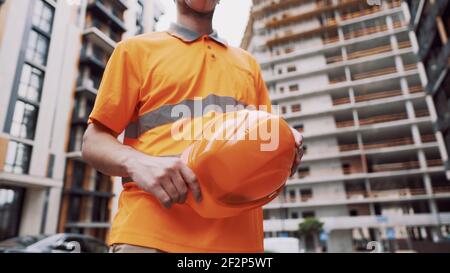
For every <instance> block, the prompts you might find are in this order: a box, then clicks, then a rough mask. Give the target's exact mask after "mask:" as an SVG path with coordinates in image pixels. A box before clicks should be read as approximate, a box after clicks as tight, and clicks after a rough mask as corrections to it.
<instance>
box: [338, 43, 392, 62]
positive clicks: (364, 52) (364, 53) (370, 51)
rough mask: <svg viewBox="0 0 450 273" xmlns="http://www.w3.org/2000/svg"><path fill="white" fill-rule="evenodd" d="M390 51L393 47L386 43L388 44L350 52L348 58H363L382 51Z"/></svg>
mask: <svg viewBox="0 0 450 273" xmlns="http://www.w3.org/2000/svg"><path fill="white" fill-rule="evenodd" d="M389 51H392V47H391V46H390V45H386V46H380V47H376V48H370V49H365V50H359V51H355V52H352V53H350V54H348V57H347V58H348V59H349V60H353V59H358V58H363V57H367V56H371V55H376V54H381V53H385V52H389Z"/></svg>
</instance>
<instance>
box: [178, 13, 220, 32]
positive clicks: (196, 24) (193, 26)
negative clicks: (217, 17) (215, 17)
mask: <svg viewBox="0 0 450 273" xmlns="http://www.w3.org/2000/svg"><path fill="white" fill-rule="evenodd" d="M177 23H178V24H179V25H182V26H184V27H186V28H188V29H190V30H192V31H195V32H197V33H199V34H201V35H209V34H211V33H212V32H213V27H212V18H210V17H205V18H201V17H193V16H189V15H184V14H179V15H178V18H177Z"/></svg>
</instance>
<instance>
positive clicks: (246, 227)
mask: <svg viewBox="0 0 450 273" xmlns="http://www.w3.org/2000/svg"><path fill="white" fill-rule="evenodd" d="M211 98H213V101H214V100H217V98H219V100H224V99H226V100H227V101H228V100H229V99H230V98H231V100H233V101H236V102H239V103H241V104H244V105H255V106H258V105H266V106H267V107H269V109H270V100H269V96H268V92H267V89H266V86H265V83H264V81H263V79H262V77H261V73H260V69H259V66H258V64H257V63H256V61H255V60H254V59H253V57H251V56H250V55H249V54H248V53H247V52H245V51H244V50H241V49H238V48H233V47H231V46H227V45H225V44H222V43H220V42H219V41H217V40H215V39H212V37H211V36H208V35H203V36H201V37H197V39H195V40H187V39H185V37H182V36H180V35H177V33H172V32H155V33H149V34H144V35H141V36H137V37H134V38H131V39H128V40H126V41H123V42H121V43H119V44H118V46H117V48H116V49H115V51H114V52H113V54H112V56H111V59H110V60H109V62H108V64H107V67H106V70H105V72H104V75H103V80H102V83H101V85H100V88H99V93H98V96H97V99H96V103H95V106H94V109H93V111H92V113H91V115H90V118H89V122H90V123H92V122H98V123H100V124H102V125H104V126H106V127H108V128H110V129H111V130H113V131H114V132H116V133H117V134H120V133H122V132H123V131H124V130H125V129H127V127H128V128H130V124H133V123H135V122H137V121H140V120H141V121H142V120H146V121H147V122H152V123H155V124H153V125H154V126H149V127H144V128H143V127H142V126H141V127H140V130H138V133H137V135H136V136H135V137H132V136H131V135H132V134H131V135H129V134H126V137H125V140H124V144H125V145H129V146H131V147H133V148H135V149H137V150H139V151H141V152H143V153H146V154H148V155H152V156H173V155H180V154H181V153H182V152H183V151H184V150H185V149H186V148H187V147H188V146H189V145H191V144H192V141H189V140H180V141H175V140H174V139H173V138H172V137H171V125H172V123H173V121H171V120H167V119H165V118H164V115H163V114H164V113H166V112H167V111H162V109H165V108H164V107H170V106H173V105H177V104H180V103H183V102H186V101H189V100H191V101H201V100H205V99H211ZM127 130H128V129H127ZM262 225H263V219H262V209H261V208H256V209H252V210H249V211H247V212H244V213H242V214H240V215H238V216H234V217H229V218H223V219H206V218H202V217H200V216H199V215H198V214H197V213H196V212H195V211H194V210H193V209H192V208H191V207H189V206H188V205H186V204H185V205H179V204H176V205H174V206H172V208H170V209H165V208H163V207H162V206H161V205H160V204H159V202H158V201H157V200H156V199H155V198H154V197H153V196H151V195H149V194H147V193H145V192H143V191H142V190H140V189H139V188H137V186H136V185H135V184H134V183H128V184H125V186H124V189H123V191H122V193H121V195H120V198H119V210H118V213H117V215H116V216H115V218H114V220H113V223H112V228H111V232H110V237H109V244H130V245H137V246H143V247H150V248H156V249H161V250H163V251H167V252H261V251H263V226H262Z"/></svg>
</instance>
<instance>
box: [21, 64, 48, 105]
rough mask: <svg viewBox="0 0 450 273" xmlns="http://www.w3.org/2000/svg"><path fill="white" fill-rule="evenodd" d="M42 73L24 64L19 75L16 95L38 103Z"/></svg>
mask: <svg viewBox="0 0 450 273" xmlns="http://www.w3.org/2000/svg"><path fill="white" fill-rule="evenodd" d="M43 81H44V73H43V72H42V71H41V70H39V69H37V68H34V67H32V66H30V65H28V64H24V66H23V68H22V75H21V76H20V83H19V90H18V95H19V97H20V98H22V99H25V100H27V101H32V102H36V103H38V102H39V101H40V99H41V92H42V84H43Z"/></svg>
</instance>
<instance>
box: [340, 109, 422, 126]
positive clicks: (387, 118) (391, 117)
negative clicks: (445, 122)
mask: <svg viewBox="0 0 450 273" xmlns="http://www.w3.org/2000/svg"><path fill="white" fill-rule="evenodd" d="M415 115H416V117H418V118H421V117H427V116H429V115H430V113H429V111H428V110H417V111H416V112H415ZM405 119H408V114H407V113H395V114H385V115H379V116H373V117H369V118H362V119H360V120H359V124H360V125H361V126H364V125H372V124H378V123H384V122H391V121H398V120H405ZM352 126H355V121H354V120H353V119H351V120H344V121H336V128H345V127H352Z"/></svg>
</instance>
